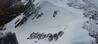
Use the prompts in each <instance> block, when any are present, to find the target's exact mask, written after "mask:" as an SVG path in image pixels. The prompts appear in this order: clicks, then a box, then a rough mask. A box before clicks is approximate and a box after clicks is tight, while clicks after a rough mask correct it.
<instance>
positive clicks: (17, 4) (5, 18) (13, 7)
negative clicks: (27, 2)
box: [0, 0, 24, 26]
mask: <svg viewBox="0 0 98 44" xmlns="http://www.w3.org/2000/svg"><path fill="white" fill-rule="evenodd" d="M23 11H24V5H23V2H21V0H0V26H4V25H5V24H7V23H8V22H9V21H11V20H12V19H13V18H15V17H16V16H18V15H19V14H20V13H22V12H23Z"/></svg>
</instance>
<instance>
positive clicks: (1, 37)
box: [0, 32, 18, 44]
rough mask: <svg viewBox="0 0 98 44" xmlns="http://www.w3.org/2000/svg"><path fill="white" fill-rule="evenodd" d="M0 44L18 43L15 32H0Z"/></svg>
mask: <svg viewBox="0 0 98 44" xmlns="http://www.w3.org/2000/svg"><path fill="white" fill-rule="evenodd" d="M0 44H18V41H17V38H16V34H15V33H11V32H9V33H6V34H4V33H0Z"/></svg>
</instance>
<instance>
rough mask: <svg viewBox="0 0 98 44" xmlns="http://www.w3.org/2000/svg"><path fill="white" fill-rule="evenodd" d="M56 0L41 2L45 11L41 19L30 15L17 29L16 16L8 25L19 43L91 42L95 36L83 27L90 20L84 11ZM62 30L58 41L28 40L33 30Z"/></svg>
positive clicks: (8, 29)
mask: <svg viewBox="0 0 98 44" xmlns="http://www.w3.org/2000/svg"><path fill="white" fill-rule="evenodd" d="M55 1H56V0H54V1H49V0H48V1H45V0H44V1H43V2H42V3H41V4H40V6H41V10H40V11H41V12H44V15H43V16H42V17H40V18H39V19H34V20H31V19H32V17H30V18H29V19H28V21H27V22H26V23H25V24H23V25H22V26H21V27H18V28H16V29H15V28H14V25H13V24H14V22H15V20H16V19H17V18H16V19H15V20H13V21H11V22H10V23H9V24H7V25H6V27H7V30H6V31H12V32H15V33H16V36H17V39H18V41H19V44H73V43H75V42H78V41H80V42H86V43H87V44H89V43H90V41H91V40H93V38H91V37H90V36H89V35H88V32H87V31H86V30H84V29H82V24H83V23H84V22H85V21H87V20H88V19H86V18H84V17H83V15H82V13H83V11H82V10H78V9H74V8H71V7H68V6H67V5H66V2H62V1H61V2H62V3H61V2H59V1H58V0H57V2H56V3H54V2H55ZM63 1H65V0H63ZM58 4H59V5H58ZM54 10H58V11H59V12H58V15H56V17H55V18H53V17H52V15H53V11H54ZM61 30H63V31H64V35H63V36H62V37H61V38H59V39H58V41H52V42H48V41H47V40H39V41H38V43H34V40H26V38H27V37H29V35H30V34H31V33H32V32H40V33H42V32H44V33H56V32H59V31H61Z"/></svg>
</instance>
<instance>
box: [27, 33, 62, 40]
mask: <svg viewBox="0 0 98 44" xmlns="http://www.w3.org/2000/svg"><path fill="white" fill-rule="evenodd" d="M63 34H64V32H63V31H59V32H58V33H54V34H52V33H48V34H45V33H39V32H37V33H35V32H33V33H32V34H30V36H29V37H28V38H27V39H38V40H41V39H45V38H48V40H49V41H50V42H51V41H52V40H55V41H57V40H58V39H59V37H62V35H63Z"/></svg>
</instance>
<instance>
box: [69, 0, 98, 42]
mask: <svg viewBox="0 0 98 44" xmlns="http://www.w3.org/2000/svg"><path fill="white" fill-rule="evenodd" d="M73 1H74V2H73ZM75 1H77V0H72V2H69V3H68V5H69V6H70V7H74V8H76V9H81V10H83V11H84V13H83V15H84V17H85V18H88V19H89V20H88V21H86V22H85V23H84V24H83V28H84V29H86V30H87V31H88V32H89V35H90V36H91V37H93V38H95V41H96V43H98V5H97V4H98V0H82V1H80V2H84V3H85V4H83V3H81V4H82V6H80V4H78V2H75ZM77 7H78V8H77Z"/></svg>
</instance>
